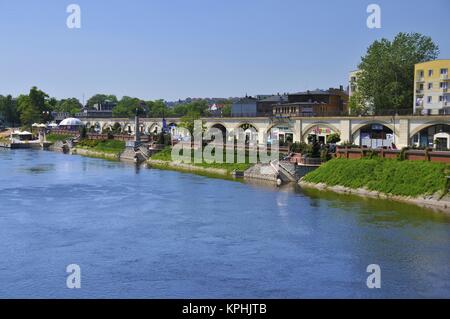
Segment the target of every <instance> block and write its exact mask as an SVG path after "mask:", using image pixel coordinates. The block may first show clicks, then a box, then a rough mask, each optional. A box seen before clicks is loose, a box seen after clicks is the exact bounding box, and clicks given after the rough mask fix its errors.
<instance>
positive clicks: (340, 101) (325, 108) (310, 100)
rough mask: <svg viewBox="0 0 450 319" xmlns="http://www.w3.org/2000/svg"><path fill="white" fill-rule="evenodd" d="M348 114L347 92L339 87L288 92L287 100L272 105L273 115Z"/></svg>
mask: <svg viewBox="0 0 450 319" xmlns="http://www.w3.org/2000/svg"><path fill="white" fill-rule="evenodd" d="M345 114H348V94H347V92H345V91H344V89H343V87H342V86H341V87H340V88H339V89H333V88H330V89H329V90H319V89H317V90H314V91H306V92H298V93H293V94H288V102H287V103H283V104H274V105H273V115H274V116H339V115H345Z"/></svg>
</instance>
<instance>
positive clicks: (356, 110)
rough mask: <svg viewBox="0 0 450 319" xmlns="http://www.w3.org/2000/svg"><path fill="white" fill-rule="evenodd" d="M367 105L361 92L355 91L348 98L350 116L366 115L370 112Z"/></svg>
mask: <svg viewBox="0 0 450 319" xmlns="http://www.w3.org/2000/svg"><path fill="white" fill-rule="evenodd" d="M368 103H369V102H368V101H366V100H365V99H364V97H363V96H362V94H361V92H360V91H356V92H355V93H353V95H352V96H350V99H349V101H348V109H349V112H350V115H368V114H369V112H370V109H369V107H368Z"/></svg>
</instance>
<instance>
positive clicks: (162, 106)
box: [145, 100, 173, 117]
mask: <svg viewBox="0 0 450 319" xmlns="http://www.w3.org/2000/svg"><path fill="white" fill-rule="evenodd" d="M145 104H146V105H147V108H148V110H149V113H148V116H149V117H168V116H172V113H173V112H172V110H171V109H169V108H168V107H167V106H166V103H165V102H164V101H163V100H156V101H147V102H146V103H145Z"/></svg>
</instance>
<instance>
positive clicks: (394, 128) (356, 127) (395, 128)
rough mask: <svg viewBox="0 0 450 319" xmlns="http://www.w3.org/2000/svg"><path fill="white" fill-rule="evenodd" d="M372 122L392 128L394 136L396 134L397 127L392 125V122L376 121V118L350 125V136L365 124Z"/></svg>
mask: <svg viewBox="0 0 450 319" xmlns="http://www.w3.org/2000/svg"><path fill="white" fill-rule="evenodd" d="M372 124H380V125H383V126H385V127H387V128H389V129H390V130H392V132H394V134H395V135H396V136H398V127H394V125H393V124H392V123H388V122H386V121H377V120H373V121H367V122H364V123H360V124H358V125H356V126H355V127H352V136H353V135H354V134H355V133H357V132H358V131H359V130H361V129H362V128H363V127H365V126H367V125H372ZM397 126H398V125H397Z"/></svg>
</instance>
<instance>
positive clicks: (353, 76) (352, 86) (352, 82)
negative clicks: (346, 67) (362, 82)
mask: <svg viewBox="0 0 450 319" xmlns="http://www.w3.org/2000/svg"><path fill="white" fill-rule="evenodd" d="M360 72H361V71H360V70H355V71H352V72H350V74H349V77H348V96H349V97H350V96H352V95H353V94H355V92H356V91H357V90H358V85H357V81H358V75H359V73H360Z"/></svg>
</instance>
